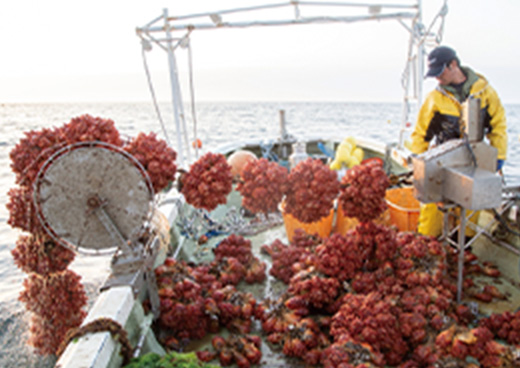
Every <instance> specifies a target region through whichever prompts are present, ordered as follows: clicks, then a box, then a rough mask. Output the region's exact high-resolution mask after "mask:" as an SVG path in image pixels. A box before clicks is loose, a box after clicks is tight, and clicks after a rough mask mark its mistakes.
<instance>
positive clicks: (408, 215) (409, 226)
mask: <svg viewBox="0 0 520 368" xmlns="http://www.w3.org/2000/svg"><path fill="white" fill-rule="evenodd" d="M385 199H386V203H387V204H388V208H389V209H390V223H391V224H392V225H395V226H397V228H398V229H399V230H400V231H415V230H417V222H418V220H419V209H420V203H419V201H418V200H417V199H415V197H414V196H413V187H404V188H393V189H388V190H387V191H386V195H385Z"/></svg>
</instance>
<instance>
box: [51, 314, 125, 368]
mask: <svg viewBox="0 0 520 368" xmlns="http://www.w3.org/2000/svg"><path fill="white" fill-rule="evenodd" d="M105 331H106V332H110V335H111V336H112V338H113V339H114V340H115V341H116V342H119V343H120V344H121V352H120V354H121V355H122V356H123V366H125V365H127V364H128V363H130V360H131V359H132V355H133V348H132V346H131V345H130V341H129V340H128V333H127V332H126V330H125V329H124V328H123V327H122V326H121V325H120V324H119V323H117V322H116V321H114V320H113V319H110V318H105V317H101V318H98V319H96V320H94V321H91V322H89V323H87V324H86V325H84V326H81V327H78V328H73V329H70V330H69V331H67V334H66V335H65V337H64V339H63V341H62V342H61V344H60V346H59V348H58V350H57V351H56V356H58V357H59V356H60V355H61V354H63V352H64V351H65V349H66V348H67V345H68V344H69V343H70V342H71V341H72V340H75V339H78V338H80V337H82V336H84V335H86V334H88V333H95V332H105Z"/></svg>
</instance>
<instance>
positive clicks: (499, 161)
mask: <svg viewBox="0 0 520 368" xmlns="http://www.w3.org/2000/svg"><path fill="white" fill-rule="evenodd" d="M504 163H505V160H497V171H501V170H502V167H504Z"/></svg>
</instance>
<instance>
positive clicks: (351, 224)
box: [334, 203, 390, 235]
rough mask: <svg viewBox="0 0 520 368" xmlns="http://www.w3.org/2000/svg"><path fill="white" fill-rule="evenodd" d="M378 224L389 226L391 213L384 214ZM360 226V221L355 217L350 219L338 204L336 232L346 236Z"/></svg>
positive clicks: (377, 220)
mask: <svg viewBox="0 0 520 368" xmlns="http://www.w3.org/2000/svg"><path fill="white" fill-rule="evenodd" d="M374 222H375V223H376V224H380V225H388V224H389V223H390V214H389V211H388V210H387V211H385V212H383V213H382V214H381V215H380V216H379V217H378V218H377V219H376V220H375V221H374ZM357 224H359V220H358V219H357V218H355V217H348V216H346V215H345V212H344V211H343V206H342V205H341V203H338V212H337V215H336V225H335V227H334V232H335V233H337V234H341V235H345V234H346V233H347V232H348V231H349V230H351V229H353V228H355V227H356V226H357Z"/></svg>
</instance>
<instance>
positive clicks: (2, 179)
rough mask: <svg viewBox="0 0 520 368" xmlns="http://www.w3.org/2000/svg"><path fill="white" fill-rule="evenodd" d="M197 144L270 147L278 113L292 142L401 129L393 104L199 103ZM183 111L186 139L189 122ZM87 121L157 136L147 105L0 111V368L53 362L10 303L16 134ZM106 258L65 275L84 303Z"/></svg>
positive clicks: (14, 291)
mask: <svg viewBox="0 0 520 368" xmlns="http://www.w3.org/2000/svg"><path fill="white" fill-rule="evenodd" d="M505 108H506V114H507V119H508V134H509V153H508V160H507V162H506V166H505V168H504V173H505V181H506V184H508V185H520V105H505ZM197 110H198V113H197V119H196V120H197V126H198V129H197V131H198V138H199V139H201V141H202V143H203V147H202V153H203V152H206V151H211V150H212V149H214V148H215V147H217V146H219V145H222V144H226V143H229V142H230V141H236V140H251V139H259V138H260V139H265V140H268V139H276V138H277V137H278V136H279V134H280V126H279V120H280V119H279V111H280V110H285V118H286V121H287V131H288V132H289V133H290V134H292V135H294V136H295V137H297V138H305V137H314V136H322V137H336V138H338V137H339V138H342V137H347V136H365V137H369V138H371V139H373V140H378V141H385V142H397V141H398V137H399V131H400V128H401V123H400V119H401V105H400V104H399V103H395V104H391V103H358V102H356V103H354V102H352V103H349V102H335V103H326V102H290V103H284V102H273V103H267V102H258V103H246V102H241V103H231V102H226V103H199V104H198V105H197ZM189 111H190V110H189V109H188V108H186V111H185V112H186V115H187V120H188V122H189V123H190V124H189V126H190V128H189V134H190V136H192V128H191V121H192V117H191V116H190V114H189ZM161 113H162V117H163V120H164V121H165V124H166V126H167V127H168V128H167V131H168V132H169V133H168V134H169V136H170V140H171V141H174V139H173V135H172V132H173V131H174V129H173V128H172V127H173V116H172V112H171V109H170V107H169V105H168V104H163V105H161ZM82 114H90V115H93V116H99V117H102V118H109V119H112V120H114V122H115V124H116V127H117V128H118V130H119V132H120V133H121V134H122V135H124V136H128V137H132V136H135V135H137V133H139V132H145V133H149V132H151V131H154V132H156V133H157V134H158V135H159V136H160V137H164V136H163V135H162V130H161V126H160V124H159V121H158V119H157V115H156V113H155V110H154V108H153V105H152V104H151V103H149V102H143V103H115V104H112V103H88V104H87V103H85V104H0V367H6V368H7V367H34V368H36V367H38V368H42V367H52V366H53V364H54V358H53V357H41V356H39V355H37V354H35V353H34V352H33V350H32V349H31V348H30V347H29V346H27V345H26V341H27V339H28V337H29V320H30V315H29V313H28V312H26V311H25V306H24V305H23V304H22V303H21V302H19V301H18V295H19V293H20V291H21V290H22V282H23V279H24V278H25V276H26V275H25V274H24V273H23V272H21V271H20V270H18V268H16V266H15V265H14V262H13V260H12V256H11V250H12V249H13V248H14V247H15V243H16V239H17V238H18V236H19V235H20V232H19V231H17V230H15V229H12V228H11V227H9V225H7V219H8V216H9V215H8V212H7V209H6V207H5V204H6V203H7V191H8V190H9V189H10V188H11V187H14V186H15V183H14V174H13V173H12V172H11V170H10V160H9V152H10V151H11V149H12V148H13V147H14V146H15V145H16V144H17V143H18V141H19V140H20V139H21V138H22V137H23V132H24V131H28V130H33V129H41V128H43V127H52V126H61V125H62V124H64V123H67V122H69V121H70V119H71V118H73V117H76V116H79V115H82ZM108 262H109V259H108V257H107V256H95V257H93V256H84V255H77V256H76V259H75V261H74V262H73V264H72V266H71V268H72V269H73V270H74V271H75V272H76V273H78V274H79V275H81V276H82V282H83V285H84V286H85V288H86V290H87V293H88V295H89V303H92V301H93V299H94V298H95V295H96V291H97V289H98V288H99V286H100V285H101V284H102V282H103V281H104V280H105V278H106V276H107V275H108V268H109V263H108Z"/></svg>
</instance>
